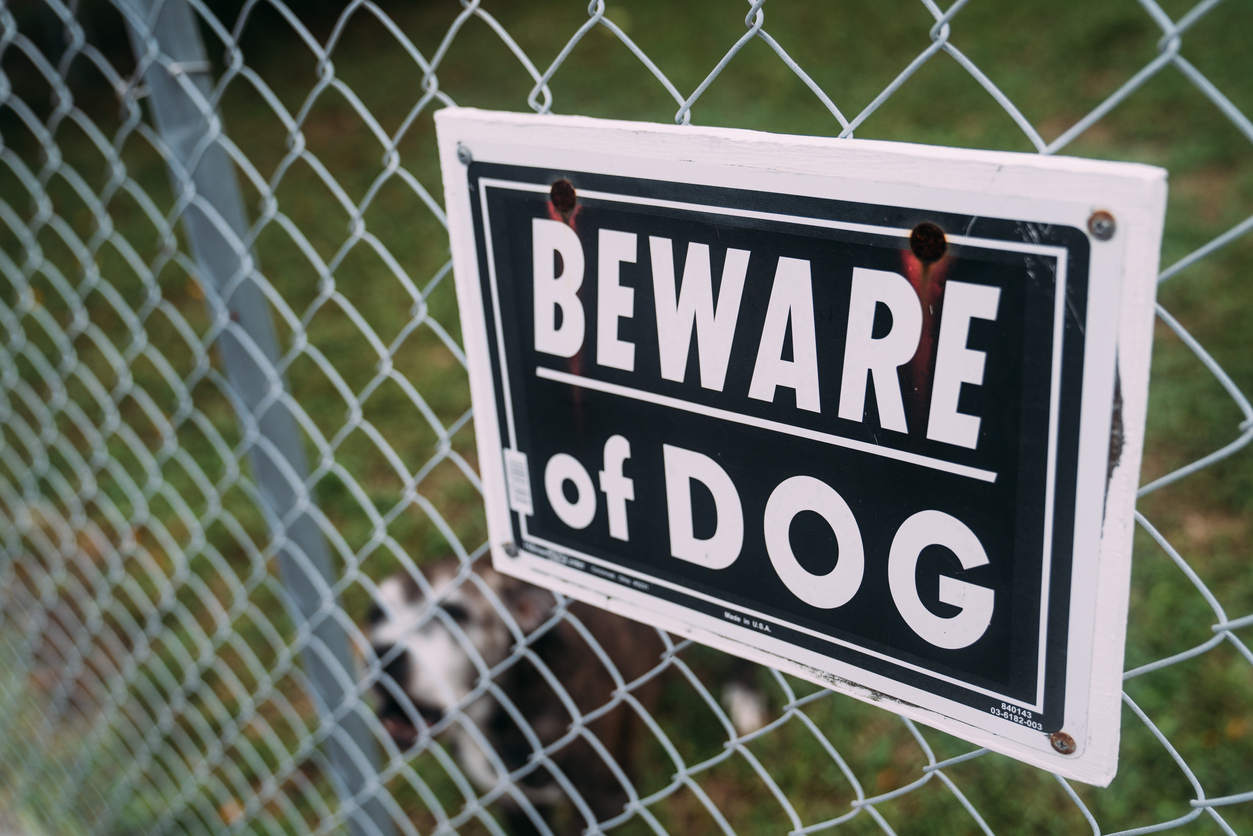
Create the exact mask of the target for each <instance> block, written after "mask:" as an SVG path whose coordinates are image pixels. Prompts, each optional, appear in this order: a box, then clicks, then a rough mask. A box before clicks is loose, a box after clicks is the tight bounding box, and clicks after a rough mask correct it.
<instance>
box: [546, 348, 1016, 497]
mask: <svg viewBox="0 0 1253 836" xmlns="http://www.w3.org/2000/svg"><path fill="white" fill-rule="evenodd" d="M535 376H536V377H541V378H544V379H545V380H552V381H555V382H557V383H566V384H569V385H570V386H579V387H582V388H584V389H594V390H596V391H598V392H605V393H606V394H609V395H618V396H619V397H623V398H631V399H632V400H636V401H645V402H647V403H655V404H657V405H659V406H668V407H670V408H671V409H681V410H683V411H684V412H692V413H695V414H696V415H704V416H706V417H708V418H717V419H719V420H722V421H733V422H735V423H736V424H743V425H744V426H746V427H757V428H758V429H763V430H771V431H773V432H777V433H785V434H786V435H793V436H796V437H797V438H805V439H809V440H810V441H817V442H820V443H822V444H830V445H831V446H833V447H844V448H846V449H848V450H856V451H857V452H859V453H869V454H870V455H872V456H882V457H883V458H885V459H896V460H897V461H900V462H906V463H908V464H916V465H918V466H919V467H927V468H930V469H932V470H940V471H943V472H945V473H952V474H955V475H957V476H966V477H968V478H970V479H978V480H979V481H980V482H995V481H996V474H995V473H993V472H992V471H990V470H983V469H981V468H978V467H969V466H967V465H964V464H954V463H953V462H946V461H944V460H943V459H933V458H931V457H930V456H920V455H918V454H917V453H907V452H905V451H904V450H894V449H892V448H891V447H880V446H879V445H877V444H867V443H866V442H864V441H855V440H853V439H851V438H842V437H841V436H838V435H831V434H830V433H820V432H818V431H816V430H810V429H806V428H804V427H794V426H792V425H790V424H784V423H781V422H779V421H768V420H765V419H762V418H753V417H752V416H750V415H741V414H740V413H738V412H732V411H730V410H728V409H718V408H716V407H712V406H703V405H701V404H695V403H691V402H690V401H685V400H682V399H680V398H672V397H669V396H668V395H658V394H656V393H654V392H645V391H643V390H641V389H632V388H631V387H630V386H620V385H618V384H617V383H607V382H606V381H603V380H596V379H595V378H590V377H582V376H581V375H577V374H570V373H569V372H559V371H557V370H555V369H548V368H545V367H543V366H536V367H535Z"/></svg>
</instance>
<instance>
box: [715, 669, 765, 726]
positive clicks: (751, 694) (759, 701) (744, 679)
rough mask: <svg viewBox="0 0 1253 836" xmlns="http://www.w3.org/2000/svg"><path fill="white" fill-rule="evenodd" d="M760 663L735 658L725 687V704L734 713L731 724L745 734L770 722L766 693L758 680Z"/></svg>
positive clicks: (731, 713)
mask: <svg viewBox="0 0 1253 836" xmlns="http://www.w3.org/2000/svg"><path fill="white" fill-rule="evenodd" d="M757 676H758V666H757V665H755V664H753V663H752V662H749V661H746V660H744V659H739V658H737V659H734V660H732V663H731V670H730V672H729V675H728V676H727V681H726V684H725V685H723V686H722V705H723V707H724V708H725V709H726V710H727V713H728V714H729V715H731V724H732V725H733V726H735V731H736V733H737V734H738V735H740V736H741V737H743V736H744V735H746V734H752V733H753V732H755V731H757V730H758V729H760V728H762V727H763V726H765V725H766V724H767V723H769V722H770V709H769V705H768V703H767V701H766V694H765V692H764V691H762V689H761V686H760V685H759V684H758V682H757Z"/></svg>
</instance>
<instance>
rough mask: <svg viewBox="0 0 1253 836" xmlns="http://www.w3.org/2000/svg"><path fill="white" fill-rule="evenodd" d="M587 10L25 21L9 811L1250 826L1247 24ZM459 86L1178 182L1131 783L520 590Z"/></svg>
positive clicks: (674, 826) (443, 822) (0, 765)
mask: <svg viewBox="0 0 1253 836" xmlns="http://www.w3.org/2000/svg"><path fill="white" fill-rule="evenodd" d="M579 2H581V0H579V1H578V2H574V3H573V4H571V3H569V2H565V3H561V4H558V3H534V4H522V3H503V2H497V3H492V2H489V0H482V1H481V2H480V0H461V3H460V4H459V5H458V4H457V3H455V2H453V0H425V2H415V3H408V4H399V3H397V4H393V5H390V6H387V7H386V8H384V7H381V6H380V5H376V4H375V3H372V2H357V1H356V0H354V2H349V3H347V4H346V5H343V4H339V5H336V4H333V3H331V2H321V1H320V2H309V3H304V4H297V3H293V4H291V5H285V4H284V3H283V2H281V1H280V0H260V1H259V2H254V0H247V2H243V3H239V2H234V3H232V2H225V1H223V2H214V1H213V0H109V2H105V0H96V1H95V2H89V0H81V2H80V0H20V1H19V2H3V0H0V143H2V144H0V830H4V829H6V828H9V829H13V830H16V831H19V832H22V833H29V834H35V833H49V834H52V833H56V834H76V833H84V834H88V833H89V834H121V833H127V834H129V833H152V834H167V833H188V834H200V833H226V832H231V833H256V834H287V833H300V834H303V833H331V832H351V833H352V834H354V836H366V834H373V835H374V836H392V834H398V833H404V834H416V833H423V834H425V833H439V834H445V833H452V832H457V833H485V832H486V833H492V834H501V833H520V832H527V831H539V832H545V833H548V832H554V833H574V832H579V831H580V830H584V829H587V830H588V831H589V832H602V831H610V832H615V833H647V832H653V833H689V832H691V833H726V834H731V833H741V834H746V833H771V832H788V833H809V832H818V831H827V830H837V829H839V830H842V831H843V832H853V833H863V832H865V833H878V832H882V833H915V832H927V833H930V832H944V833H980V832H982V833H993V832H1002V833H1006V832H1008V833H1015V832H1041V833H1045V832H1047V833H1080V832H1086V831H1087V830H1091V831H1092V832H1093V833H1104V832H1115V831H1117V832H1124V833H1148V832H1154V831H1164V830H1172V829H1178V830H1180V831H1181V832H1188V833H1219V832H1222V833H1228V834H1232V833H1237V832H1245V833H1250V832H1253V652H1250V649H1249V645H1248V639H1249V635H1250V632H1249V631H1250V629H1253V579H1251V578H1250V572H1249V570H1248V568H1247V567H1248V560H1249V557H1250V545H1251V544H1253V525H1251V524H1250V518H1251V516H1253V515H1251V514H1250V510H1251V509H1253V504H1250V497H1253V477H1251V476H1250V468H1249V459H1248V453H1247V451H1245V452H1243V453H1241V452H1240V451H1241V448H1243V447H1244V446H1245V445H1246V444H1247V443H1248V442H1249V441H1250V439H1253V407H1251V406H1250V403H1249V399H1248V397H1247V396H1246V394H1245V393H1244V391H1242V389H1241V386H1242V385H1243V386H1244V387H1245V388H1246V389H1247V387H1248V386H1249V385H1250V381H1253V378H1251V377H1250V369H1251V368H1253V364H1250V363H1249V358H1248V356H1247V353H1245V352H1247V341H1244V340H1242V337H1243V335H1244V333H1247V327H1248V321H1249V320H1248V315H1249V314H1250V313H1251V312H1253V307H1250V299H1251V298H1253V294H1251V293H1250V291H1249V287H1248V283H1247V273H1248V270H1249V268H1250V266H1251V265H1253V243H1251V242H1253V236H1250V235H1248V233H1249V232H1250V230H1253V214H1249V213H1250V212H1253V148H1250V146H1249V143H1250V142H1253V122H1250V118H1249V115H1248V114H1249V113H1250V112H1253V87H1251V86H1250V83H1249V82H1250V80H1251V79H1253V62H1250V60H1249V58H1248V49H1247V44H1248V36H1249V34H1250V33H1251V32H1253V10H1250V8H1249V6H1248V4H1247V2H1244V0H1228V2H1227V3H1226V4H1221V3H1219V2H1217V0H1203V2H1200V3H1197V4H1196V5H1195V6H1192V7H1190V8H1179V9H1176V8H1174V6H1173V5H1172V4H1170V3H1167V2H1163V3H1162V4H1161V5H1159V4H1158V3H1157V2H1155V0H1139V3H1138V4H1136V3H1133V2H1130V0H1128V2H1127V3H1126V4H1124V5H1123V6H1120V7H1118V8H1117V9H1114V8H1113V6H1114V4H1080V3H1074V4H1068V5H1062V6H1053V5H1049V4H1043V3H1023V4H1006V3H994V2H992V0H978V2H970V3H968V2H967V0H957V2H955V3H953V4H952V5H951V6H950V7H949V8H947V9H941V8H940V7H938V6H937V5H935V4H934V3H933V2H931V0H922V2H921V3H915V2H905V1H904V0H901V2H895V3H885V4H862V5H861V6H854V5H853V4H842V5H839V6H836V5H835V4H831V5H828V4H821V3H818V4H811V5H808V6H802V5H801V4H798V3H792V4H791V5H787V4H786V2H785V0H771V2H770V3H766V2H765V0H754V2H752V3H751V6H745V5H744V4H742V3H739V4H737V3H732V2H729V0H727V1H726V2H721V1H720V0H704V1H703V2H699V3H697V2H693V3H691V4H673V5H672V4H666V3H662V2H645V1H644V0H639V1H638V2H633V3H629V2H626V0H623V2H621V3H619V2H618V0H613V2H612V3H611V4H607V3H606V2H604V0H596V2H593V3H591V4H590V5H589V6H586V7H583V6H581V5H579ZM1175 5H1177V4H1175ZM1106 6H1109V8H1105V7H1106ZM1097 7H1100V8H1097ZM776 16H777V19H778V21H779V23H778V24H775V26H772V25H771V23H772V22H773V21H772V20H771V18H775V17H776ZM775 27H777V28H775ZM1024 30H1027V31H1028V32H1029V35H1028V36H1026V37H1024V36H1023V35H1022V33H1023V32H1024ZM772 31H773V32H774V33H775V34H774V35H772V34H771V32H772ZM776 37H777V38H778V39H777V40H776ZM998 44H1000V45H1001V46H1000V47H998V46H997V45H998ZM959 45H960V46H959ZM789 48H791V49H792V51H791V52H789ZM998 50H999V51H998ZM1049 61H1053V63H1052V64H1048V62H1049ZM1033 62H1034V63H1033ZM1046 64H1048V71H1047V72H1043V71H1042V70H1041V69H1040V68H1041V67H1043V66H1045V65H1046ZM1071 65H1082V68H1081V69H1076V68H1075V67H1074V66H1071ZM997 79H1001V85H1002V86H998V82H997ZM688 90H690V92H685V91H688ZM671 99H672V100H673V101H671ZM454 104H459V105H476V106H486V107H496V108H503V109H514V110H525V109H527V108H528V107H529V108H531V109H534V110H536V111H540V112H547V111H549V110H550V109H551V110H561V111H562V112H580V113H589V114H593V115H601V116H614V117H623V118H647V119H669V118H673V119H674V120H675V121H676V122H679V123H683V124H686V123H688V122H689V121H692V120H702V118H703V114H708V120H709V121H714V122H716V123H718V124H725V125H730V126H738V127H756V128H765V129H772V130H781V131H792V132H800V131H807V132H814V133H822V132H826V133H828V134H832V135H839V136H852V135H853V134H854V132H857V133H858V135H859V136H861V135H865V136H874V137H877V138H888V139H922V140H923V141H930V142H937V143H948V144H966V145H983V146H996V147H1005V148H1010V149H1016V150H1031V149H1035V150H1036V151H1038V152H1040V153H1046V154H1047V153H1054V152H1058V151H1065V152H1068V153H1083V154H1093V155H1097V156H1106V157H1113V158H1134V159H1144V160H1149V161H1153V162H1157V163H1159V164H1164V165H1167V166H1168V167H1170V168H1171V175H1172V182H1173V183H1174V186H1173V190H1174V194H1173V196H1172V203H1171V208H1170V213H1169V215H1168V218H1167V243H1166V253H1165V258H1164V262H1163V263H1166V264H1168V265H1169V266H1168V267H1166V269H1165V270H1164V271H1163V272H1162V274H1161V276H1160V281H1161V282H1166V281H1167V280H1170V284H1169V285H1165V286H1163V287H1162V288H1161V294H1160V295H1161V299H1162V300H1163V304H1164V305H1169V306H1171V307H1172V310H1174V314H1172V313H1171V312H1168V311H1167V310H1166V308H1165V307H1161V308H1159V318H1160V321H1159V328H1158V339H1157V343H1158V345H1157V349H1156V350H1155V351H1156V352H1157V356H1156V358H1155V360H1154V363H1155V369H1154V374H1155V376H1154V379H1153V384H1152V386H1153V392H1152V396H1151V406H1150V416H1149V423H1150V437H1149V441H1148V448H1147V450H1146V465H1145V468H1146V476H1145V482H1146V484H1145V486H1144V488H1143V489H1142V491H1141V496H1142V498H1141V500H1140V506H1139V507H1140V512H1139V514H1138V516H1137V519H1138V521H1139V524H1140V527H1141V528H1142V531H1141V532H1140V534H1139V537H1138V539H1137V552H1136V558H1135V561H1136V568H1135V575H1134V578H1133V598H1132V609H1131V624H1130V628H1129V640H1128V641H1129V648H1128V664H1129V666H1130V669H1129V670H1128V671H1127V672H1126V675H1125V683H1126V684H1125V688H1126V690H1125V694H1124V712H1123V716H1122V722H1123V730H1122V734H1123V745H1122V753H1121V761H1120V773H1119V776H1118V777H1117V778H1116V779H1115V781H1114V783H1113V784H1111V786H1110V787H1108V788H1104V789H1098V788H1092V787H1086V786H1081V785H1077V784H1074V785H1072V784H1071V783H1069V782H1067V781H1066V780H1064V779H1061V778H1059V777H1055V776H1051V775H1047V774H1044V773H1041V772H1040V771H1038V770H1035V769H1033V768H1031V767H1027V766H1024V765H1022V764H1019V763H1016V762H1013V761H1011V760H1009V759H1006V758H1003V757H1001V756H999V755H994V754H991V753H988V752H987V751H986V750H972V747H971V746H970V745H969V744H964V743H962V742H961V741H960V740H956V739H954V738H951V737H949V736H947V735H944V734H941V733H939V732H935V731H932V730H930V729H926V728H922V727H919V726H916V725H915V724H913V723H911V722H910V721H909V720H905V719H901V718H898V717H897V716H895V715H893V714H891V713H889V712H886V711H884V710H881V709H878V708H876V707H873V706H868V705H863V704H861V703H858V702H856V701H854V700H851V699H848V698H845V697H842V696H837V695H834V694H832V693H829V692H827V691H824V690H821V689H818V688H815V687H813V686H810V685H807V684H805V683H801V682H799V681H797V680H794V679H791V678H789V677H785V676H782V675H780V674H778V673H777V672H773V671H766V670H764V669H761V670H758V669H755V668H754V669H752V670H749V671H747V672H746V671H745V670H744V669H743V666H742V665H737V664H735V663H733V662H730V661H728V660H725V659H723V658H721V657H720V656H719V655H718V654H715V653H714V652H713V651H710V650H708V649H705V648H701V647H698V646H694V645H690V644H689V643H687V642H682V641H678V640H676V639H674V638H672V637H670V636H667V635H665V634H662V633H658V634H657V639H656V652H655V654H653V655H652V656H650V657H649V658H648V659H647V664H646V665H645V666H644V667H643V668H642V669H640V670H633V669H629V668H628V667H627V666H625V665H620V664H619V663H618V662H617V661H616V657H615V656H614V653H613V650H612V648H608V649H606V648H607V644H608V643H607V642H606V640H605V639H604V635H605V634H604V633H603V632H598V630H597V628H596V624H595V616H594V614H589V611H588V610H586V609H581V608H580V607H579V606H578V605H572V604H570V603H569V602H567V601H564V600H558V601H553V600H551V599H545V598H543V597H542V596H539V597H535V596H534V595H532V599H531V600H530V601H529V603H528V602H527V601H523V602H522V603H521V604H519V603H518V600H519V599H518V598H517V595H518V592H519V591H518V590H517V589H516V588H511V587H509V586H508V585H507V583H506V582H505V581H503V580H502V579H500V578H497V577H494V576H492V575H491V573H490V572H488V571H486V567H485V564H487V563H488V562H489V558H488V556H487V549H486V528H485V523H484V517H483V514H482V508H481V496H480V493H479V488H480V486H479V480H478V477H477V475H476V463H475V454H474V442H473V425H472V421H471V417H472V416H471V412H470V409H469V394H468V387H467V384H466V372H465V358H464V355H463V353H462V350H461V348H460V346H459V343H458V340H459V333H460V329H459V325H458V321H457V310H456V302H455V296H454V293H453V289H452V278H451V274H450V270H451V265H450V263H449V261H448V243H447V236H446V232H445V229H444V214H443V210H442V209H441V197H440V196H441V194H442V191H441V188H440V180H439V172H438V166H437V162H436V156H435V150H434V132H433V127H432V121H431V114H432V112H433V111H434V110H435V109H437V108H441V107H444V106H451V105H454ZM1028 114H1033V115H1032V116H1031V117H1030V118H1029V116H1028ZM1006 116H1008V121H1006V119H1005V117H1006ZM1049 136H1051V137H1053V138H1052V139H1048V138H1047V137H1049ZM1176 315H1177V316H1176ZM1177 317H1178V318H1177ZM1184 323H1188V326H1189V327H1187V328H1186V327H1185V324H1184ZM1190 328H1191V329H1193V330H1189V329H1190ZM1194 334H1195V335H1194ZM1207 348H1208V349H1210V350H1207ZM1220 363H1221V364H1225V365H1227V367H1228V369H1229V370H1230V372H1231V374H1230V375H1229V374H1228V371H1224V368H1223V365H1220ZM1149 494H1152V496H1149ZM522 594H523V595H524V596H525V594H526V593H525V591H523V593H522ZM415 596H416V599H421V598H422V597H423V596H425V597H426V598H428V599H431V600H438V601H440V602H443V606H442V607H440V608H434V609H426V610H423V609H422V608H421V607H420V606H419V605H416V604H411V603H409V602H410V601H411V599H415ZM527 606H529V607H530V610H526V607H527ZM372 608H377V609H376V611H375V612H373V613H372V612H371V610H372ZM415 613H416V614H415ZM486 621H493V622H494V623H497V624H498V625H499V626H498V628H497V629H498V630H503V635H504V637H505V638H504V643H503V644H499V643H498V646H493V647H491V648H488V645H487V644H486V643H485V641H484V640H483V639H482V636H481V633H482V632H483V630H485V629H486V628H485V627H483V623H484V622H486ZM380 625H383V626H384V627H387V628H388V629H392V631H393V634H391V637H390V639H389V640H388V642H382V641H380V639H379V637H380V636H382V635H383V633H380V632H379V629H380ZM432 625H438V630H437V632H439V637H442V640H443V642H444V651H443V652H444V653H445V654H446V655H447V656H448V657H449V658H451V659H452V661H447V660H446V662H447V665H448V668H447V669H448V670H452V669H454V668H455V669H456V670H459V671H461V673H460V674H458V675H460V676H462V677H463V679H464V688H461V689H460V690H458V689H457V687H456V686H454V685H452V684H450V685H448V688H449V689H451V696H450V697H449V698H448V700H447V705H446V706H443V705H441V706H438V707H447V708H448V710H446V711H432V710H430V708H431V707H430V706H428V705H424V704H413V702H412V700H411V696H412V694H411V691H412V689H407V687H406V686H407V684H408V683H409V682H410V678H409V677H410V673H409V672H407V671H405V670H404V664H403V663H402V657H401V655H400V653H399V651H397V650H396V646H398V645H401V644H403V643H404V642H405V641H408V640H410V639H412V638H413V637H415V636H419V635H424V636H428V637H429V636H430V635H431V634H432V631H433V630H436V627H435V626H432ZM649 629H650V631H651V628H649ZM556 639H561V641H566V642H577V643H580V646H581V647H583V648H584V650H583V653H584V656H583V657H580V658H586V659H588V660H591V664H593V665H596V666H600V668H598V670H599V671H600V672H599V673H598V674H597V675H598V676H600V677H601V679H603V680H605V681H606V682H607V683H609V684H608V685H607V686H606V688H605V690H604V693H603V694H602V695H601V697H600V698H598V699H596V700H593V701H592V702H591V703H589V702H588V701H587V700H586V699H584V698H583V697H582V696H580V695H578V694H575V693H572V690H573V689H568V688H567V686H568V684H569V681H568V680H563V679H562V677H561V672H560V671H558V670H556V665H555V664H554V663H553V662H552V661H551V657H550V656H548V655H546V653H545V651H544V649H543V646H544V642H546V641H554V640H556ZM411 664H417V663H412V662H411ZM528 676H529V677H531V679H533V680H537V681H538V680H543V682H545V683H546V686H545V687H546V688H547V692H546V693H547V694H548V699H549V703H550V705H553V706H559V709H553V710H548V709H544V710H543V712H541V714H536V713H535V712H534V711H533V710H532V708H533V707H532V708H528V707H527V706H526V705H522V704H521V700H520V699H519V698H518V693H519V691H518V690H517V689H516V687H515V686H516V681H517V679H518V678H519V677H528ZM511 683H513V684H511ZM744 683H747V686H746V688H747V693H749V694H752V693H753V692H754V691H755V692H756V693H757V694H758V695H764V698H765V703H764V706H759V707H764V711H765V714H764V716H762V717H760V718H758V719H757V722H745V721H744V720H743V718H742V717H741V716H740V714H741V713H742V712H740V710H739V709H737V708H736V707H735V702H734V701H735V699H737V698H738V697H737V694H736V692H735V689H734V688H733V687H730V686H734V685H737V684H739V685H744ZM744 693H745V692H740V694H739V697H743V696H744ZM724 700H729V701H728V702H726V703H724ZM728 706H730V707H728ZM389 707H390V711H391V713H390V714H388V711H387V710H385V709H388V708H389ZM537 716H538V717H542V718H544V723H543V724H542V723H540V722H538V721H536V719H535V718H536V717H537ZM615 716H618V717H621V718H625V719H622V724H620V725H619V726H613V727H612V728H616V729H618V731H615V732H612V733H613V734H619V733H620V732H622V733H625V734H626V735H627V736H628V737H629V738H630V740H629V741H628V742H629V743H632V744H634V745H633V747H632V746H620V745H617V744H615V743H612V742H610V741H609V739H608V738H609V735H610V734H611V732H610V731H609V729H610V728H611V726H610V725H609V724H608V721H609V720H610V719H612V718H613V717H615ZM554 717H555V718H556V719H555V720H554V719H553V718H554ZM502 724H504V725H507V726H509V728H510V729H511V730H512V732H511V733H508V734H506V733H503V732H502V731H501V726H502ZM545 724H546V725H545ZM541 726H544V727H541ZM410 727H411V728H410ZM623 730H625V732H623ZM505 741H507V745H506V743H505ZM631 750H633V751H631ZM628 752H629V753H628ZM624 753H628V754H624ZM597 770H599V771H601V772H604V773H605V774H607V775H609V776H610V778H611V781H610V783H611V785H612V788H613V791H612V792H611V793H609V797H610V799H611V802H612V803H610V804H609V805H608V806H607V807H606V805H605V804H604V803H601V802H598V801H597V799H595V798H591V797H584V795H585V793H584V791H583V789H582V788H584V787H586V786H587V781H586V776H587V775H588V774H590V773H591V772H595V771H597ZM602 801H603V799H602Z"/></svg>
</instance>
